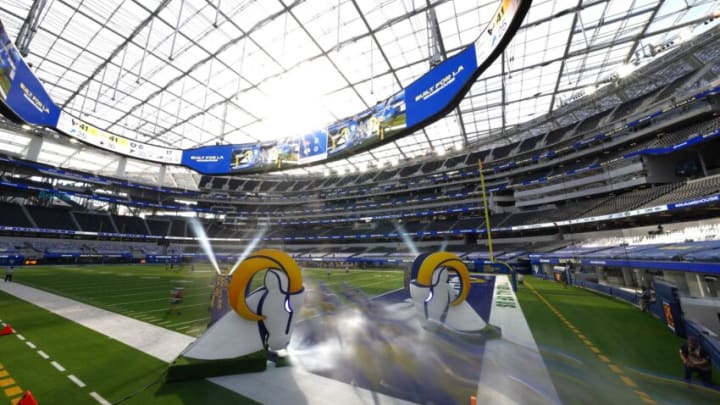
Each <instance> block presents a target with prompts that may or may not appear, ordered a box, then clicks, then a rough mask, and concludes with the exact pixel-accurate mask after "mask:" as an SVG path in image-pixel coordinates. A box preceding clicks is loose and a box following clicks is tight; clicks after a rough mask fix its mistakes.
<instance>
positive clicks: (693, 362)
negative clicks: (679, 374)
mask: <svg viewBox="0 0 720 405" xmlns="http://www.w3.org/2000/svg"><path fill="white" fill-rule="evenodd" d="M680 359H681V360H682V362H683V365H684V366H685V382H686V383H690V380H691V379H692V375H693V374H694V373H697V374H698V375H699V376H700V381H702V383H703V385H706V386H709V385H711V384H712V383H711V380H712V364H711V363H710V355H709V354H708V353H707V352H706V351H705V350H704V349H703V348H702V346H700V342H699V341H698V338H697V336H689V337H688V340H687V344H684V345H682V346H681V347H680Z"/></svg>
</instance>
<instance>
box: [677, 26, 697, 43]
mask: <svg viewBox="0 0 720 405" xmlns="http://www.w3.org/2000/svg"><path fill="white" fill-rule="evenodd" d="M693 36H694V32H693V30H692V29H690V27H688V28H685V29H684V30H682V31H680V33H679V34H678V42H680V43H682V42H685V41H688V40H690V39H692V37H693Z"/></svg>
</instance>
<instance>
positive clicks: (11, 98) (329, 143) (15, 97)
mask: <svg viewBox="0 0 720 405" xmlns="http://www.w3.org/2000/svg"><path fill="white" fill-rule="evenodd" d="M531 2H532V1H531V0H500V1H499V3H500V4H499V7H498V9H497V11H496V12H495V13H494V14H493V15H492V16H491V19H490V21H489V23H488V24H487V26H486V28H485V29H483V30H481V32H482V33H483V34H482V35H481V36H480V37H479V38H478V39H477V40H476V41H474V42H473V43H472V44H469V45H468V46H467V47H466V48H465V49H464V50H462V51H460V52H459V53H458V54H456V55H454V56H453V57H451V58H450V59H448V60H446V61H444V62H442V63H441V64H439V65H437V66H435V67H433V68H432V69H431V70H430V71H429V72H427V73H426V74H425V75H423V76H421V77H420V78H419V79H417V80H416V81H414V82H413V83H411V84H410V85H409V86H408V87H407V88H406V89H403V90H400V91H399V92H397V93H395V94H393V95H392V96H390V97H388V98H387V99H385V100H383V101H381V102H379V103H377V104H376V105H374V106H372V107H369V108H366V109H365V110H364V111H363V112H361V113H359V114H356V115H354V116H351V117H347V118H344V119H342V120H340V121H339V122H336V123H334V124H331V125H329V126H327V127H325V128H323V129H322V130H320V131H317V132H314V133H310V134H307V135H303V136H299V137H297V136H293V138H287V139H285V140H279V141H271V142H268V143H265V144H263V143H259V144H255V145H218V146H205V147H200V148H196V149H190V150H184V151H181V150H180V149H172V148H167V147H162V146H157V145H151V144H147V143H142V142H138V141H136V140H134V139H132V138H125V137H122V136H118V135H115V134H111V133H108V132H105V131H103V130H101V129H99V128H96V127H94V126H92V125H90V123H86V122H84V121H82V120H79V119H78V118H76V117H73V116H71V115H70V114H67V113H66V112H62V113H61V112H60V110H59V108H58V107H57V106H56V105H55V104H54V103H53V102H52V100H51V99H50V97H49V96H48V94H47V92H46V91H45V90H44V89H43V87H42V85H41V84H40V82H39V81H38V79H37V78H36V77H35V76H34V75H33V73H32V72H31V71H30V69H29V68H28V67H27V65H26V64H25V62H24V61H23V59H22V57H21V56H20V54H19V53H18V51H17V49H16V48H15V46H14V45H13V44H12V43H11V42H10V40H9V38H8V35H7V33H6V32H5V30H4V28H3V26H2V24H0V42H1V44H0V93H1V94H0V100H2V101H4V102H5V104H7V105H8V107H9V109H10V110H11V111H12V112H14V113H15V115H17V116H18V117H19V118H21V119H22V120H24V121H26V122H28V123H31V124H36V125H43V126H48V127H52V128H54V129H56V130H57V131H59V132H61V133H63V134H65V135H67V136H71V137H74V138H76V139H78V140H80V141H81V142H84V143H86V144H89V145H92V146H95V147H98V148H101V149H104V150H108V151H110V152H112V153H115V154H118V155H123V156H129V157H132V158H136V159H141V160H147V161H151V162H156V163H161V164H173V165H178V164H179V165H183V166H186V167H188V168H190V169H193V170H196V171H198V172H200V173H203V174H233V173H258V172H267V171H272V170H280V169H284V168H285V167H284V166H285V165H291V166H294V167H296V166H298V165H307V164H311V163H313V162H319V161H323V160H335V159H339V158H343V157H347V156H349V155H351V154H353V153H357V152H361V151H364V150H368V149H370V148H373V147H377V146H380V145H382V144H384V143H387V142H389V141H391V140H394V139H396V138H399V137H401V136H405V135H408V134H410V133H412V132H413V131H414V130H416V129H418V128H420V127H422V126H425V125H428V124H431V123H432V122H434V121H436V120H438V119H440V118H442V116H443V115H444V114H446V113H447V112H448V111H449V110H450V109H452V108H454V107H455V106H456V105H457V104H458V103H459V102H460V100H461V99H462V97H463V96H464V95H465V93H466V92H467V91H468V90H469V88H470V85H471V83H472V81H473V80H474V78H476V77H477V76H479V75H480V74H481V73H482V72H483V71H484V70H485V69H487V67H488V66H489V65H490V64H491V63H492V62H493V61H494V60H495V59H496V58H497V57H498V56H499V55H500V53H501V52H502V50H503V49H504V48H505V46H506V45H507V43H508V41H510V39H511V38H512V37H513V36H514V35H515V32H516V31H517V29H518V28H519V26H520V23H521V21H522V20H523V18H524V17H525V14H526V13H527V11H528V9H529V8H530V4H531Z"/></svg>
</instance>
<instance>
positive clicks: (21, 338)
mask: <svg viewBox="0 0 720 405" xmlns="http://www.w3.org/2000/svg"><path fill="white" fill-rule="evenodd" d="M15 336H17V338H18V339H20V340H25V336H23V335H21V334H19V333H18V334H17V335H15Z"/></svg>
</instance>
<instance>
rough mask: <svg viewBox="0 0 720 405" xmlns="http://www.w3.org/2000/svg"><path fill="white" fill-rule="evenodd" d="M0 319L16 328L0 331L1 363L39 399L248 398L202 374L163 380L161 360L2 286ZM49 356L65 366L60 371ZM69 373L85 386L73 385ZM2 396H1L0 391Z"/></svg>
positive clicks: (64, 401) (184, 401) (0, 400)
mask: <svg viewBox="0 0 720 405" xmlns="http://www.w3.org/2000/svg"><path fill="white" fill-rule="evenodd" d="M0 319H2V321H3V322H5V323H8V324H10V325H12V327H13V328H14V329H15V330H16V331H17V333H16V334H13V335H6V336H0V363H2V365H3V366H4V369H5V370H6V371H8V373H9V375H10V376H11V378H13V379H14V380H15V382H16V383H17V385H18V386H19V387H21V388H22V389H23V390H30V391H31V392H32V393H33V395H34V397H35V398H36V399H37V401H38V403H40V404H43V405H45V404H97V403H98V402H97V401H96V400H95V399H94V398H92V397H91V396H90V393H91V392H97V393H98V394H100V395H101V396H102V397H103V398H105V399H106V400H108V401H110V402H111V403H118V402H120V401H122V403H126V404H147V403H153V404H190V403H192V404H200V403H238V404H244V403H253V402H252V401H250V400H248V399H247V398H244V397H242V396H240V395H238V394H236V393H234V392H232V391H229V390H227V389H224V388H222V387H219V386H217V385H215V384H213V383H210V382H208V381H206V380H195V381H190V382H186V383H183V384H167V385H163V384H162V383H161V381H162V378H163V376H164V373H165V370H166V368H167V364H166V363H164V362H162V361H160V360H158V359H155V358H154V357H151V356H149V355H146V354H144V353H142V352H140V351H138V350H135V349H133V348H131V347H129V346H127V345H125V344H122V343H120V342H118V341H116V340H113V339H111V338H109V337H107V336H104V335H102V334H99V333H97V332H94V331H92V330H90V329H87V328H85V327H83V326H81V325H78V324H76V323H74V322H71V321H68V320H67V319H65V318H62V317H60V316H57V315H55V314H53V313H51V312H49V311H46V310H44V309H41V308H39V307H37V306H35V305H32V304H30V303H27V302H25V301H22V300H19V299H17V298H15V297H12V296H10V295H8V294H6V293H3V292H0ZM18 334H20V335H21V336H22V337H24V338H25V340H24V341H23V340H20V338H19V337H18ZM27 342H31V343H32V344H33V345H34V346H36V348H34V349H33V348H31V347H30V346H29V345H28V344H27ZM38 350H41V351H42V352H43V353H45V354H46V355H48V356H49V359H44V358H43V357H41V355H40V354H39V353H38ZM51 361H55V362H57V363H58V364H60V365H61V366H62V367H63V368H65V370H66V371H64V372H61V371H59V370H58V369H56V368H55V367H53V365H52V364H51ZM69 375H73V376H75V377H77V378H78V379H79V380H80V381H82V382H83V383H84V384H86V386H85V387H80V386H78V385H76V384H75V383H74V382H73V381H71V380H70V379H69V377H68V376H69ZM3 402H5V397H4V396H0V403H3ZM8 403H9V401H8Z"/></svg>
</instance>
